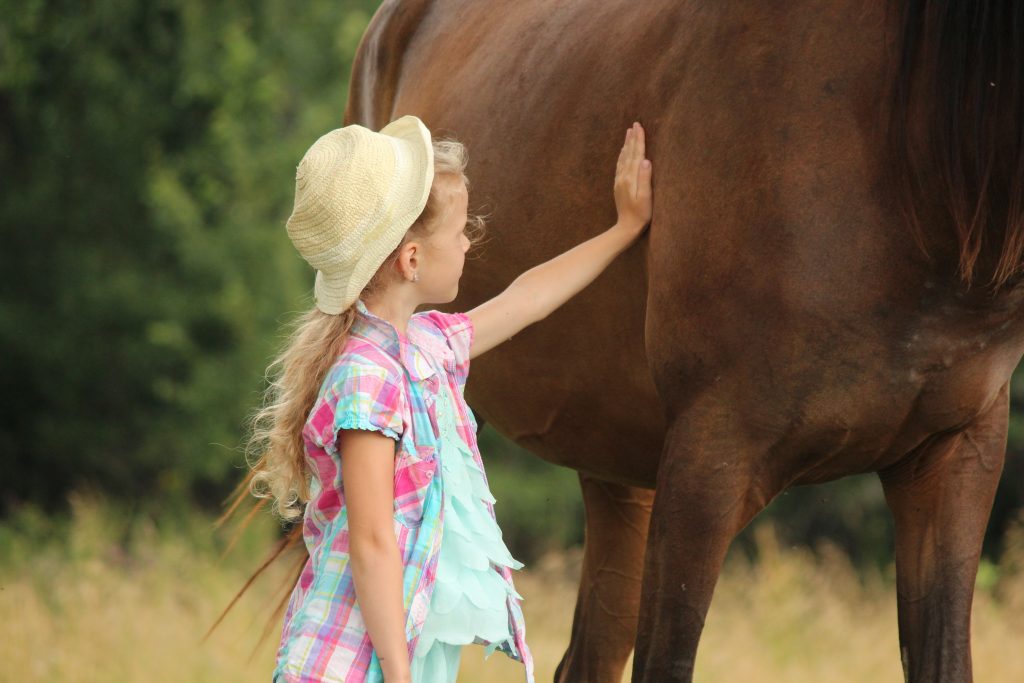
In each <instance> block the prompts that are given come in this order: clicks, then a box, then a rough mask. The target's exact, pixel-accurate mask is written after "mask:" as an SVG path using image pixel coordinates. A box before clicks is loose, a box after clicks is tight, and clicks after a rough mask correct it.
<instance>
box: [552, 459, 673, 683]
mask: <svg viewBox="0 0 1024 683" xmlns="http://www.w3.org/2000/svg"><path fill="white" fill-rule="evenodd" d="M580 487H581V488H582V489H583V503H584V507H585V508H586V514H587V522H586V540H585V545H584V553H583V573H582V576H581V577H580V590H579V595H578V597H577V599H576V613H575V614H574V615H573V620H572V637H571V639H570V641H569V649H568V650H566V652H565V655H563V656H562V661H561V662H560V663H559V665H558V668H557V669H555V681H556V683H577V682H583V681H586V683H619V681H621V680H622V672H623V670H624V669H625V666H626V660H627V659H628V658H629V653H630V652H631V651H632V650H633V641H634V639H635V637H636V621H637V615H638V613H639V607H640V582H641V577H642V573H643V559H644V546H645V544H646V543H647V523H648V520H649V519H650V516H651V501H652V500H653V498H654V491H651V490H647V489H639V488H633V487H631V486H623V485H620V484H610V483H608V482H605V481H600V480H597V479H593V478H591V477H589V476H587V475H584V474H580Z"/></svg>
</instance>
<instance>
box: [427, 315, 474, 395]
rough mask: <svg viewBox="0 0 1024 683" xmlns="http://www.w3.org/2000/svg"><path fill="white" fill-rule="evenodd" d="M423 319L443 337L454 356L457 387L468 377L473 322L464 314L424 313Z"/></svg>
mask: <svg viewBox="0 0 1024 683" xmlns="http://www.w3.org/2000/svg"><path fill="white" fill-rule="evenodd" d="M423 317H424V319H425V320H427V321H428V322H429V323H430V324H431V325H433V326H434V327H436V328H437V329H439V330H440V331H441V334H443V335H444V337H445V340H446V341H447V342H448V346H449V348H451V350H452V353H454V354H455V378H456V379H457V380H458V383H459V385H460V386H461V385H463V384H465V383H466V378H467V377H469V349H470V347H471V346H472V345H473V320H472V319H471V318H470V317H469V316H468V315H466V314H465V313H442V312H441V311H424V312H423Z"/></svg>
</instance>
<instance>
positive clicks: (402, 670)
mask: <svg viewBox="0 0 1024 683" xmlns="http://www.w3.org/2000/svg"><path fill="white" fill-rule="evenodd" d="M338 440H339V451H340V452H341V453H342V458H341V477H342V479H343V481H344V482H345V500H346V504H347V505H348V525H349V552H350V555H351V562H352V580H353V581H354V582H355V589H356V600H357V601H358V603H359V609H360V611H361V612H362V613H363V620H364V621H365V622H366V630H367V632H369V634H370V641H371V642H372V643H373V649H374V650H376V652H377V658H378V659H379V660H380V665H381V669H382V671H383V673H384V680H385V681H386V683H408V682H409V681H410V680H411V679H410V677H409V647H408V644H407V643H406V640H405V607H404V605H403V602H402V556H401V554H400V553H399V550H398V540H397V539H396V538H395V530H394V522H393V519H394V479H395V442H394V441H392V440H391V439H390V438H388V437H386V436H384V435H383V434H379V433H377V432H372V431H363V430H357V429H342V430H339V432H338Z"/></svg>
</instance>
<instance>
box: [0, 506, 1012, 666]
mask: <svg viewBox="0 0 1024 683" xmlns="http://www.w3.org/2000/svg"><path fill="white" fill-rule="evenodd" d="M169 517H170V516H169ZM172 519H173V520H174V521H168V520H159V519H158V520H153V519H152V518H150V517H146V516H132V515H129V514H127V513H123V512H122V513H118V512H117V511H115V510H113V509H111V508H110V507H109V506H101V505H95V504H92V503H89V502H87V501H84V500H79V501H77V502H76V504H75V514H74V516H73V517H72V518H71V519H69V520H53V519H49V518H46V517H42V516H39V515H35V514H32V513H31V512H25V513H22V514H20V515H18V516H17V517H15V518H14V519H11V520H9V521H8V522H7V523H6V524H5V525H4V526H2V527H0V613H2V614H3V615H4V619H3V626H0V661H3V662H4V666H3V669H2V673H0V680H3V681H12V682H13V681H18V682H19V683H24V682H26V681H39V682H43V681H46V682H50V681H58V680H59V681H63V682H66V683H85V682H89V683H94V682H96V683H98V682H103V683H120V682H129V681H130V682H133V683H134V682H138V681H147V682H150V681H151V682H154V683H158V682H162V681H168V682H170V681H174V682H175V683H181V682H182V681H188V682H195V683H201V682H206V681H209V682H211V683H212V682H214V681H216V682H218V683H229V682H233V681H266V680H269V676H268V673H269V671H270V670H271V668H272V659H273V649H274V646H275V644H276V636H277V633H276V631H275V628H276V626H277V625H276V624H274V625H272V627H271V633H270V637H269V638H268V639H267V640H266V641H265V642H264V643H263V644H262V645H260V646H259V647H256V646H257V643H258V641H259V639H260V634H261V631H262V630H263V626H264V624H265V623H266V617H267V610H266V606H267V605H268V604H270V603H271V602H272V601H274V600H275V596H274V588H275V587H276V586H277V585H278V584H280V578H281V574H280V573H279V572H278V573H276V574H275V575H273V576H269V577H268V578H267V580H265V581H262V582H260V583H258V584H257V585H256V586H254V588H253V590H252V591H251V594H250V595H248V596H247V598H245V599H243V600H242V601H241V603H240V604H239V605H238V607H237V608H236V609H235V610H234V611H233V613H232V614H231V615H230V616H229V618H228V619H227V620H226V621H225V623H224V624H223V625H222V627H221V628H220V629H218V631H217V632H216V633H215V634H214V635H213V636H212V637H211V638H210V640H209V641H207V642H205V643H202V642H201V639H202V636H203V634H204V632H205V631H206V630H207V628H208V627H209V625H210V624H211V623H212V622H213V620H214V619H215V618H216V615H217V614H218V613H219V612H220V610H221V609H222V608H223V607H224V606H225V605H226V604H227V602H228V601H229V600H230V598H231V596H232V595H233V594H234V592H235V591H236V590H237V588H238V587H239V586H240V585H241V583H242V581H243V580H244V579H245V577H246V576H247V572H248V571H249V570H250V569H251V568H252V566H253V565H254V564H255V563H256V562H257V561H258V560H259V558H260V557H261V555H262V553H263V552H264V550H265V548H266V545H267V541H268V540H269V539H270V537H271V532H272V529H271V525H270V523H269V521H268V522H267V523H265V524H262V525H261V527H260V528H259V529H256V530H255V531H254V532H252V533H250V534H248V535H247V536H246V537H245V538H244V539H243V540H242V542H241V543H240V545H239V546H238V547H237V548H236V550H235V551H234V552H233V553H232V554H231V555H230V556H229V557H228V558H227V560H225V561H224V562H222V563H218V562H217V558H218V555H219V552H220V550H221V549H222V548H223V546H224V538H223V537H222V535H219V534H213V533H211V531H210V520H209V519H207V518H205V517H201V516H186V517H185V518H184V519H183V518H182V516H181V515H177V516H173V517H172ZM1008 547H1009V550H1008V551H1007V553H1006V558H1005V559H1004V561H1003V563H1002V565H1001V566H993V565H986V566H984V567H983V570H982V572H981V573H980V575H979V587H978V591H977V594H976V597H975V609H974V623H973V628H974V640H973V642H974V659H975V680H977V681H980V682H982V683H984V682H987V681H1019V680H1024V648H1022V647H1021V643H1024V530H1021V529H1019V528H1018V529H1017V530H1016V531H1015V532H1014V534H1013V536H1012V537H1011V538H1010V539H1009V543H1008ZM758 549H759V559H758V561H757V563H756V564H751V563H749V562H748V561H747V560H745V559H744V558H743V557H740V556H738V555H734V556H732V557H730V560H729V562H728V565H727V568H726V571H725V573H724V575H723V577H722V580H721V581H720V583H719V585H718V589H717V591H716V595H715V602H714V604H713V606H712V609H711V612H710V614H709V617H708V624H707V629H706V631H705V635H704V638H703V640H702V642H701V649H700V652H699V654H698V663H697V676H696V678H697V680H698V681H737V680H744V681H764V682H766V683H771V682H774V681H786V682H787V683H800V682H802V681H808V682H810V681H815V682H821V681H826V682H832V681H835V682H844V681H850V682H854V681H858V682H859V681H865V680H873V681H874V680H879V681H900V680H902V673H901V670H900V664H899V655H898V647H897V638H896V613H895V597H894V595H895V594H894V589H893V586H892V580H893V577H892V574H891V571H889V572H882V573H868V574H864V573H860V574H858V573H857V572H855V571H854V570H853V569H852V567H851V566H850V564H849V563H848V562H847V560H846V559H845V557H844V556H842V555H841V554H839V553H838V552H836V551H833V550H830V549H828V548H820V549H818V551H817V552H815V553H812V552H810V551H808V550H806V549H798V548H786V549H782V548H780V547H779V546H778V544H777V543H776V542H775V540H774V538H773V536H772V535H771V532H770V531H767V530H763V531H762V533H761V534H760V535H759V537H758ZM579 559H580V558H579V552H578V551H570V552H565V553H558V554H552V555H549V556H547V557H545V558H543V559H542V560H540V561H538V562H535V563H534V564H533V566H532V567H530V568H529V569H528V570H524V571H522V572H520V573H519V575H518V578H517V587H518V589H519V591H520V593H522V594H523V595H524V596H525V598H526V600H525V602H524V609H525V611H526V616H527V626H528V638H529V642H530V645H531V648H532V649H533V651H534V655H535V659H536V662H537V674H538V681H550V680H551V678H552V673H553V671H554V667H555V665H556V664H557V662H558V660H559V658H560V657H561V654H562V651H563V649H564V647H565V645H566V642H567V638H568V632H569V627H570V621H571V618H572V608H573V604H574V600H575V591H576V578H575V577H576V576H577V575H578V571H579ZM481 652H482V650H481V648H478V647H469V648H467V649H466V650H465V651H464V656H463V666H462V674H461V676H460V681H466V682H471V683H475V682H477V681H489V682H496V683H501V682H504V681H516V682H518V681H520V680H522V668H521V666H520V665H518V664H516V663H515V662H512V661H510V660H508V659H507V658H505V657H503V656H502V655H494V656H492V657H491V658H490V659H488V660H487V661H483V659H482V657H481ZM623 680H628V669H627V675H626V676H625V677H624V679H623Z"/></svg>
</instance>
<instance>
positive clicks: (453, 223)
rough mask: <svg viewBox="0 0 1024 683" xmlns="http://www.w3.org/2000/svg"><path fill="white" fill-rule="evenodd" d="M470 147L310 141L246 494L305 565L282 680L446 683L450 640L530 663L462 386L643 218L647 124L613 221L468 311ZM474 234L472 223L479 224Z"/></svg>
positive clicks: (637, 230)
mask: <svg viewBox="0 0 1024 683" xmlns="http://www.w3.org/2000/svg"><path fill="white" fill-rule="evenodd" d="M465 166H466V157H465V152H464V149H463V147H462V146H461V145H460V144H459V143H457V142H453V141H450V140H440V141H432V140H431V136H430V132H429V131H428V130H427V129H426V127H425V126H424V125H423V123H422V122H421V121H420V120H419V119H418V118H416V117H415V116H404V117H402V118H400V119H398V120H396V121H394V122H392V123H390V124H388V125H387V126H386V127H384V128H383V129H382V130H381V131H380V132H379V133H375V132H372V131H370V130H367V129H366V128H363V127H361V126H356V125H352V126H347V127H345V128H340V129H338V130H334V131H332V132H330V133H327V134H326V135H324V136H323V137H321V138H320V139H319V140H317V141H316V143H314V144H313V146H312V147H311V148H310V149H309V150H308V151H307V152H306V154H305V156H304V157H303V159H302V161H301V163H300V164H299V167H298V171H297V173H296V184H295V208H294V211H293V213H292V215H291V217H290V218H289V219H288V225H287V227H288V234H289V237H290V238H291V240H292V242H293V243H294V245H295V247H296V248H297V249H298V251H299V253H300V254H301V255H302V256H303V257H304V258H305V259H306V260H307V261H308V262H309V263H310V264H311V265H312V266H313V267H314V268H316V269H317V273H316V284H315V288H314V293H315V297H316V307H315V308H314V309H313V310H311V311H309V312H308V313H306V314H305V316H304V317H303V318H302V319H301V320H300V321H299V324H298V327H297V329H296V331H295V332H294V334H293V335H292V337H291V338H290V340H289V342H288V344H287V345H286V347H285V349H284V351H283V352H282V353H281V355H280V356H278V358H277V359H276V360H275V361H274V363H273V364H272V365H271V369H272V370H273V371H275V372H276V375H275V377H274V380H273V382H272V383H271V386H270V387H269V388H268V395H267V402H266V404H265V407H264V408H263V409H262V410H261V411H259V413H257V415H256V419H255V429H254V433H253V441H252V444H253V445H255V446H256V447H257V450H258V451H259V456H258V458H257V459H256V461H255V462H254V464H253V473H252V481H253V492H254V493H255V494H256V495H257V496H261V497H271V498H273V499H274V501H275V505H276V509H277V511H278V512H279V513H280V514H281V515H282V516H283V517H285V518H286V519H298V518H300V517H301V518H302V532H303V538H304V541H305V545H306V549H307V550H308V553H309V558H308V560H307V562H306V564H305V566H304V568H303V570H302V573H301V574H300V576H299V579H298V581H297V583H296V585H295V587H294V589H293V591H292V594H291V597H290V599H289V602H288V607H287V610H286V613H285V620H284V628H283V632H282V635H281V642H280V647H279V650H278V656H277V666H276V669H275V671H274V680H275V681H277V682H288V683H299V682H307V681H339V682H340V681H346V682H349V683H362V682H363V681H381V680H385V681H387V683H407V682H409V681H414V682H415V683H442V682H452V681H455V678H456V674H457V672H458V667H459V656H460V652H461V647H462V645H464V644H467V643H479V644H482V645H485V646H486V652H487V653H488V654H489V653H490V652H493V651H494V650H500V651H502V652H504V653H505V654H507V655H508V656H509V657H512V658H513V659H516V660H518V661H522V662H523V664H524V665H525V669H526V680H527V681H528V682H532V681H533V662H532V659H531V656H530V650H529V648H528V647H527V645H526V640H525V628H524V624H523V614H522V611H521V609H520V606H519V599H521V596H520V595H519V594H518V593H516V591H515V588H514V587H513V583H512V574H511V570H512V569H519V568H520V567H522V564H520V563H519V562H517V561H516V560H515V559H514V558H513V557H512V556H511V555H510V554H509V552H508V549H507V548H506V547H505V544H504V543H503V542H502V540H501V531H500V530H499V528H498V526H497V524H496V523H495V518H494V509H493V506H492V503H493V502H494V498H493V497H492V496H491V494H490V491H489V489H488V485H487V478H486V476H485V475H484V467H483V462H482V461H481V459H480V454H479V451H478V449H477V441H476V423H475V421H474V418H473V414H472V412H471V411H470V409H469V407H468V406H467V405H466V402H465V399H464V398H463V388H464V385H465V382H466V378H467V375H468V372H469V362H470V359H471V358H474V357H476V356H478V355H480V354H481V353H484V352H485V351H488V350H490V349H492V348H494V347H495V346H497V345H498V344H500V343H501V342H502V341H504V340H506V339H509V338H510V337H512V336H513V335H514V334H516V332H518V331H519V330H521V329H523V328H524V327H526V326H527V325H530V324H531V323H534V322H537V321H539V320H542V319H543V318H545V317H546V316H547V315H548V314H549V313H551V312H552V311H553V310H555V309H556V308H558V307H559V306H561V305H562V304H563V303H565V301H567V300H568V299H569V298H570V297H572V296H573V295H574V294H576V293H577V292H579V291H580V290H581V289H583V288H584V287H585V286H586V285H587V284H589V283H590V282H591V281H592V280H593V279H594V278H595V277H597V275H598V274H599V273H601V271H602V270H604V268H605V267H606V266H607V265H608V264H609V263H610V262H611V261H612V260H613V259H614V258H615V256H616V255H617V254H619V253H620V252H622V251H623V250H624V249H626V247H628V246H629V245H630V244H632V243H633V241H634V240H636V239H637V237H639V236H640V235H641V234H642V233H643V231H644V229H645V227H646V225H647V223H648V221H649V220H650V218H651V170H652V169H651V163H650V162H649V161H648V160H647V159H645V158H644V131H643V128H642V127H641V126H640V125H639V124H638V123H634V124H633V126H632V127H631V128H630V129H629V130H628V131H627V133H626V138H625V142H624V144H623V147H622V151H621V152H620V154H619V161H618V167H617V169H616V175H615V185H614V196H615V204H616V208H617V210H618V221H617V222H616V224H615V225H614V226H612V227H611V228H609V229H607V230H606V231H605V232H603V233H601V234H599V235H597V236H596V237H594V238H592V239H590V240H588V241H586V242H583V243H582V244H580V245H578V246H576V247H575V248H573V249H571V250H569V251H567V252H566V253H564V254H562V255H560V256H558V257H556V258H554V259H552V260H550V261H548V262H546V263H543V264H541V265H539V266H537V267H535V268H533V269H531V270H528V271H527V272H525V273H524V274H523V275H521V276H520V277H518V278H517V279H516V280H515V281H514V282H513V283H512V284H511V285H510V286H509V287H508V289H506V290H505V291H504V292H502V293H501V294H500V295H498V296H496V297H495V298H493V299H491V300H490V301H487V302H484V303H483V304H481V305H480V306H478V307H477V308H474V309H473V310H471V311H469V312H468V313H454V314H450V313H441V312H439V311H433V310H431V311H424V312H421V313H414V311H415V310H416V309H417V308H418V307H419V306H421V305H422V304H443V303H448V302H450V301H452V300H453V299H455V296H456V294H457V293H458V288H459V278H460V276H461V275H462V267H463V262H464V260H465V253H466V251H467V250H468V249H469V247H470V244H471V243H472V239H471V237H472V235H470V234H467V228H468V227H471V226H472V227H476V228H479V227H480V226H481V223H480V221H479V219H477V218H475V217H473V218H471V217H469V216H468V215H467V211H466V207H467V196H468V195H467V180H466V177H465V176H464V174H463V172H464V169H465ZM472 232H474V233H475V232H478V231H472Z"/></svg>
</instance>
